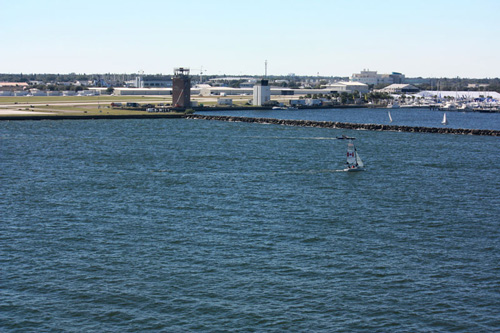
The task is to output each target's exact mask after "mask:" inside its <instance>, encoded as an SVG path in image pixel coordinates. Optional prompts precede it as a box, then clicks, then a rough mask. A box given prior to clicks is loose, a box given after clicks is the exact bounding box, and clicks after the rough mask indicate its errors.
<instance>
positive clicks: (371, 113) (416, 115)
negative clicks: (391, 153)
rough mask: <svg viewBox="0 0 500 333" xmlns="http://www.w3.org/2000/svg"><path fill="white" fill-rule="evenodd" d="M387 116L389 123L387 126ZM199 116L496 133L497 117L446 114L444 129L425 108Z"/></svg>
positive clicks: (440, 117) (438, 114)
mask: <svg viewBox="0 0 500 333" xmlns="http://www.w3.org/2000/svg"><path fill="white" fill-rule="evenodd" d="M389 112H390V113H391V117H392V120H393V121H392V123H390V122H389ZM198 113H199V114H209V115H220V116H224V115H231V116H240V117H255V118H277V119H301V120H315V121H338V122H346V123H356V124H382V125H389V124H390V125H401V126H423V127H437V128H440V127H449V128H467V129H489V130H500V113H482V112H459V111H452V112H446V118H447V120H448V125H443V124H441V121H442V120H443V115H444V113H445V112H444V111H438V110H429V109H428V108H422V109H414V108H399V109H368V108H353V109H300V110H248V111H246V110H243V111H203V112H198Z"/></svg>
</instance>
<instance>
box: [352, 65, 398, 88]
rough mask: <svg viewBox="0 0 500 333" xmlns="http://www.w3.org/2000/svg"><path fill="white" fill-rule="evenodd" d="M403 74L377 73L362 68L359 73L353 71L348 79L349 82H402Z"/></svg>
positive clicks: (373, 83) (370, 83)
mask: <svg viewBox="0 0 500 333" xmlns="http://www.w3.org/2000/svg"><path fill="white" fill-rule="evenodd" d="M404 79H405V76H404V75H403V74H401V73H397V72H392V73H391V74H377V71H370V70H366V69H365V70H362V71H361V73H354V74H352V75H351V78H350V79H349V81H350V82H361V83H364V84H369V85H377V84H393V83H403V81H404Z"/></svg>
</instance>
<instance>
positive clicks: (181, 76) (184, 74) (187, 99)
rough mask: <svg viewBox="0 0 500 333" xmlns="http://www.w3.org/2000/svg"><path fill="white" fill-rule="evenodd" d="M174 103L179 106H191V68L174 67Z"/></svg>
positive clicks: (184, 107)
mask: <svg viewBox="0 0 500 333" xmlns="http://www.w3.org/2000/svg"><path fill="white" fill-rule="evenodd" d="M172 105H173V106H174V107H177V108H182V109H187V108H189V107H191V79H190V78H189V68H182V67H179V68H174V77H173V87H172Z"/></svg>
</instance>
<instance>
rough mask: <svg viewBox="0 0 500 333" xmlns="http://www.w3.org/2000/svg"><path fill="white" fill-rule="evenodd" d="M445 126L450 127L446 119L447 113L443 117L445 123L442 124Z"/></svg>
mask: <svg viewBox="0 0 500 333" xmlns="http://www.w3.org/2000/svg"><path fill="white" fill-rule="evenodd" d="M441 124H443V125H448V119H446V112H445V113H444V115H443V121H442V122H441Z"/></svg>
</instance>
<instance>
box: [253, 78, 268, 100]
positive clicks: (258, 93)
mask: <svg viewBox="0 0 500 333" xmlns="http://www.w3.org/2000/svg"><path fill="white" fill-rule="evenodd" d="M270 100H271V87H270V86H269V81H268V80H260V82H257V84H256V85H255V86H253V105H255V106H262V105H264V104H265V103H266V102H269V101H270Z"/></svg>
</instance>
